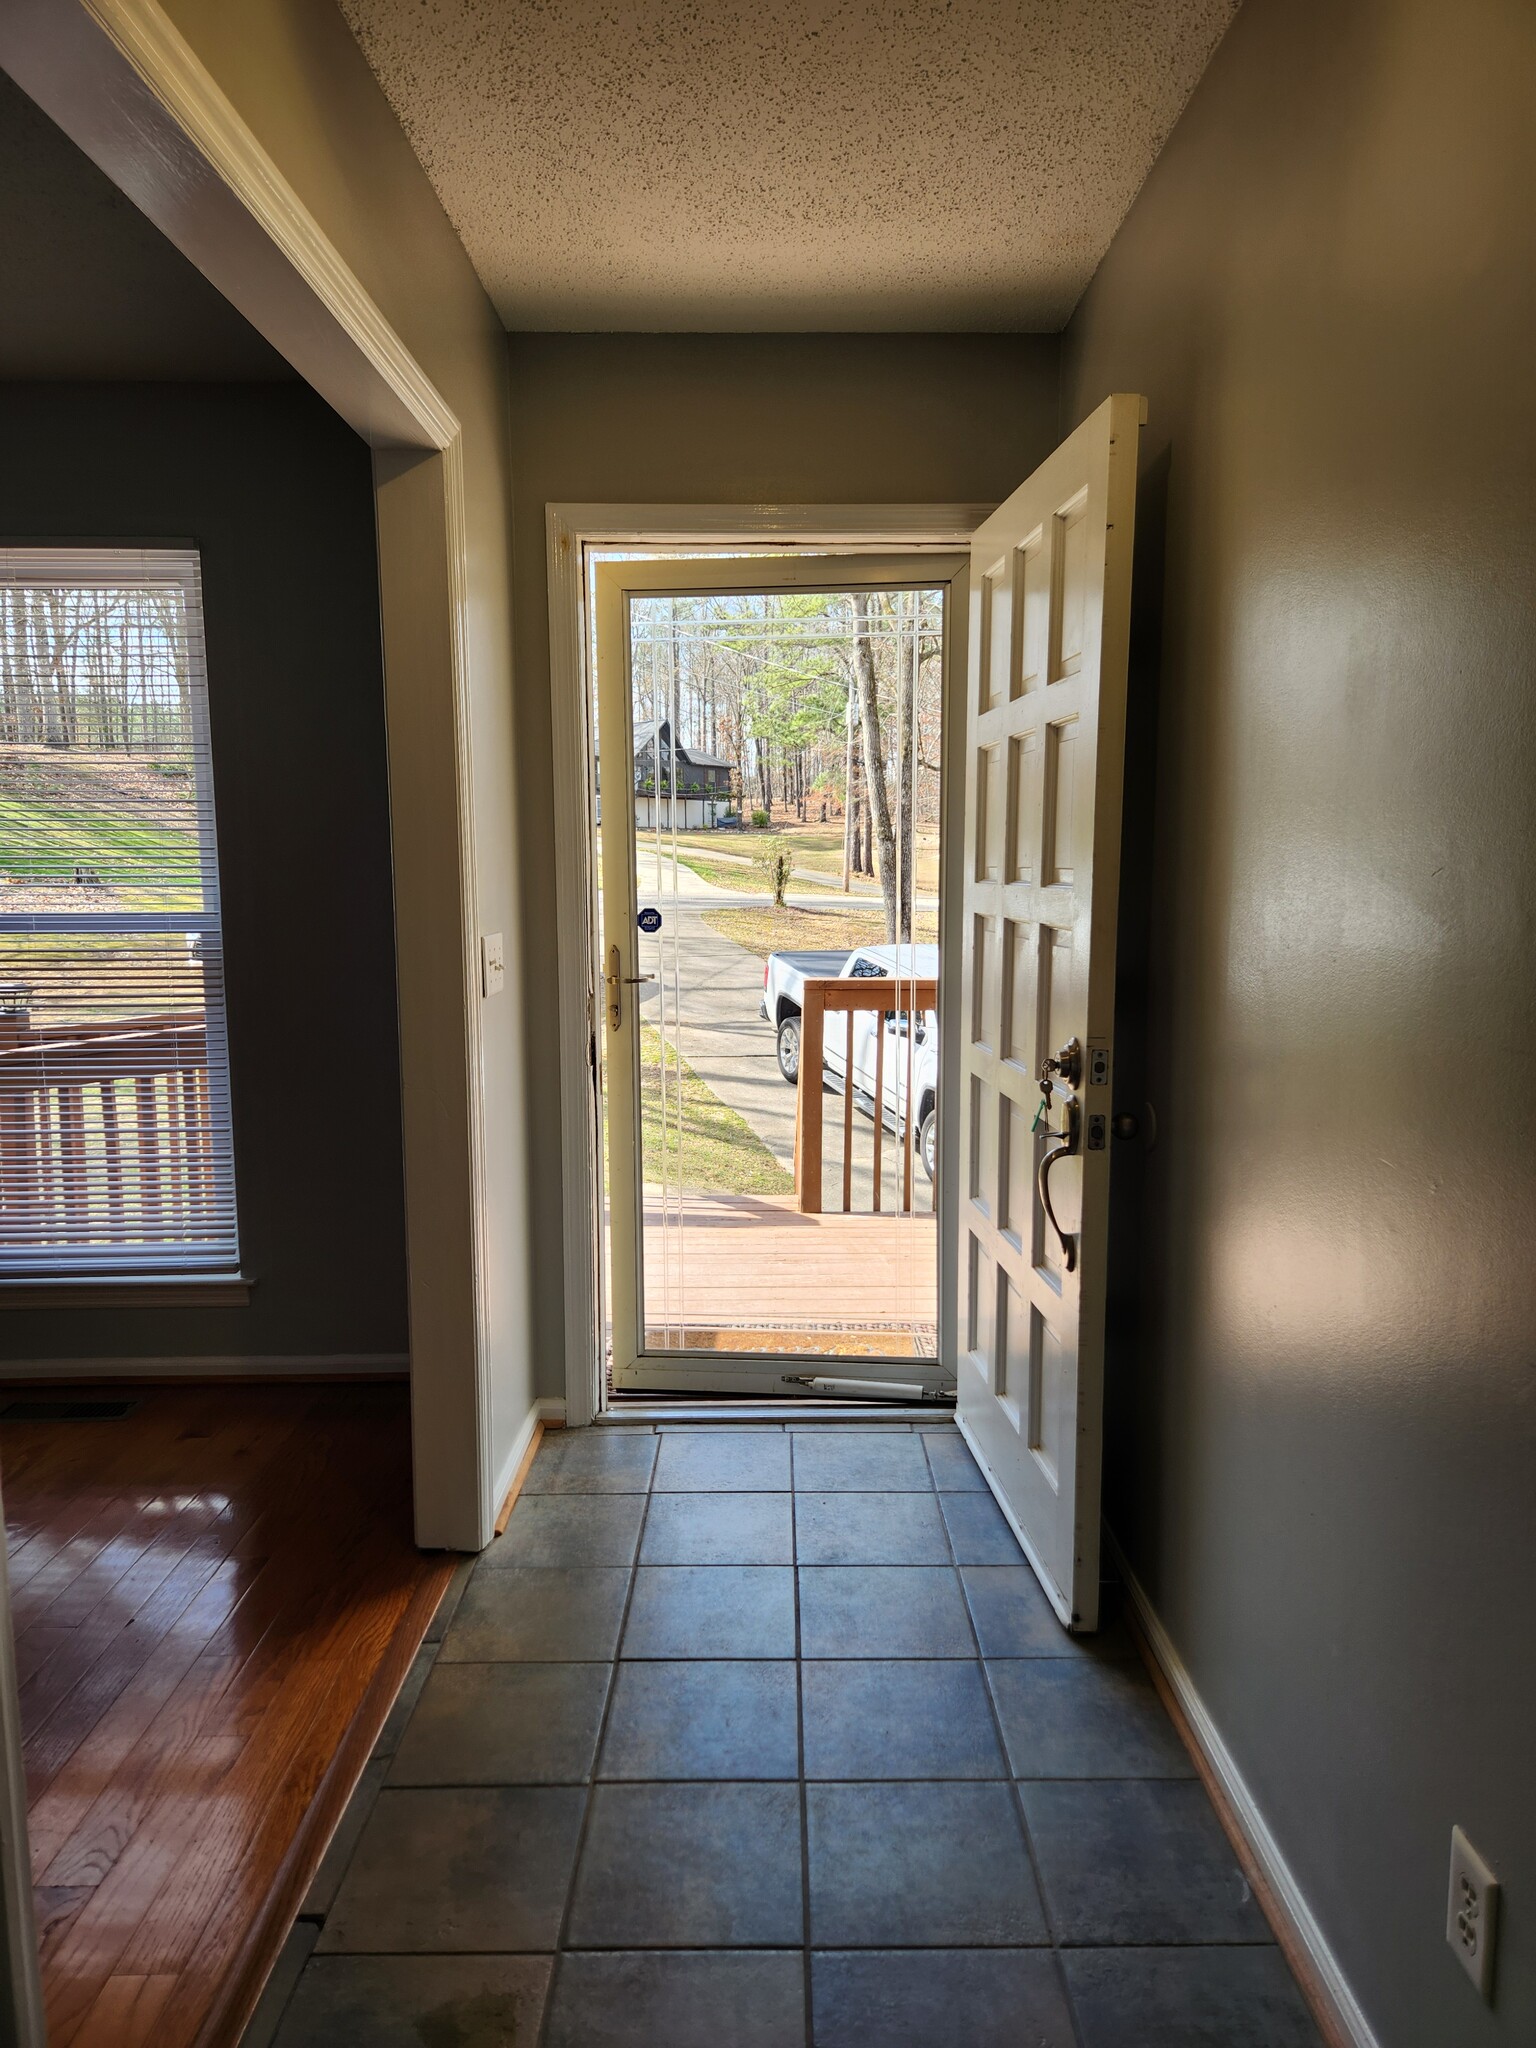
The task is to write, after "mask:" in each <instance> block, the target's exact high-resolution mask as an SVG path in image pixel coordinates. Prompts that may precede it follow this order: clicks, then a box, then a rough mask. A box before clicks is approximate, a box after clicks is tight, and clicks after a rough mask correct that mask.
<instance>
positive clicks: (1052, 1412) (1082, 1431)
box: [957, 396, 1145, 1629]
mask: <svg viewBox="0 0 1536 2048" xmlns="http://www.w3.org/2000/svg"><path fill="white" fill-rule="evenodd" d="M1144 412H1145V404H1144V401H1143V400H1142V399H1140V398H1137V397H1126V396H1117V397H1114V398H1110V399H1107V400H1106V401H1105V403H1104V404H1103V405H1101V406H1100V407H1099V409H1098V411H1097V412H1095V413H1094V414H1092V416H1091V417H1090V418H1088V419H1087V420H1085V421H1084V422H1083V424H1082V425H1081V426H1080V427H1079V428H1078V429H1077V431H1076V432H1075V433H1074V434H1073V435H1071V437H1070V438H1069V439H1068V440H1066V441H1064V442H1063V443H1062V445H1061V446H1060V447H1059V448H1058V449H1057V450H1056V452H1055V454H1054V455H1052V456H1051V457H1050V459H1049V460H1048V461H1047V462H1044V463H1042V465H1041V466H1040V468H1039V469H1037V470H1036V471H1035V474H1034V475H1033V476H1032V477H1031V478H1030V479H1029V481H1028V483H1026V484H1025V485H1024V486H1023V487H1022V488H1021V489H1020V490H1017V491H1015V492H1014V494H1013V496H1012V497H1011V498H1009V499H1008V500H1007V501H1006V502H1005V503H1004V504H1002V505H1000V506H999V507H998V509H997V511H996V512H994V513H993V515H992V517H991V518H990V519H989V520H987V522H986V523H985V525H983V526H981V527H979V528H978V529H977V532H976V536H975V540H974V542H973V544H972V551H971V605H972V630H971V635H970V665H969V684H968V688H967V690H966V708H965V741H964V747H965V756H964V758H965V773H966V798H965V837H964V846H965V859H966V869H965V914H964V919H963V926H962V934H961V941H962V948H963V971H962V986H961V1017H962V1019H963V1030H962V1034H961V1043H962V1050H961V1094H960V1104H959V1109H960V1118H959V1122H960V1131H959V1139H960V1142H959V1146H958V1155H957V1165H958V1166H959V1168H960V1170H961V1172H962V1174H963V1176H964V1179H963V1184H962V1200H961V1204H960V1214H959V1246H958V1252H959V1261H958V1263H959V1278H960V1327H959V1332H958V1352H959V1358H958V1382H959V1384H958V1401H959V1418H960V1425H961V1428H962V1429H963V1430H964V1431H965V1434H966V1436H967V1438H968V1440H969V1441H970V1443H971V1445H972V1448H973V1449H974V1450H975V1452H976V1454H977V1456H978V1457H979V1459H980V1460H981V1462H982V1465H983V1468H984V1469H985V1471H986V1474H987V1477H988V1479H989V1480H990V1482H991V1485H992V1488H993V1491H994V1492H995V1493H996V1495H997V1497H998V1500H999V1501H1000V1503H1001V1505H1002V1507H1003V1509H1004V1511H1005V1512H1006V1513H1007V1515H1008V1517H1009V1519H1010V1521H1011V1522H1012V1523H1013V1525H1014V1529H1015V1531H1016V1533H1017V1534H1018V1536H1019V1539H1020V1541H1021V1542H1022V1543H1023V1545H1024V1547H1025V1550H1026V1551H1027V1553H1028V1555H1029V1557H1030V1560H1031V1562H1032V1563H1033V1565H1034V1567H1035V1570H1036V1571H1037V1572H1038V1573H1039V1575H1040V1580H1041V1583H1042V1584H1043V1585H1044V1587H1045V1590H1046V1592H1047V1593H1048V1594H1049V1595H1050V1597H1051V1600H1052V1602H1053V1604H1054V1605H1055V1608H1056V1611H1057V1612H1058V1614H1060V1616H1061V1618H1062V1620H1063V1621H1065V1622H1066V1623H1067V1624H1068V1625H1069V1626H1070V1627H1072V1628H1074V1629H1093V1628H1096V1627H1097V1625H1098V1594H1099V1482H1100V1463H1101V1455H1102V1442H1103V1367H1104V1294H1105V1255H1106V1249H1107V1247H1106V1236H1107V1226H1108V1215H1109V1156H1110V1155H1109V1126H1110V1084H1111V1079H1112V1076H1113V1067H1114V1045H1113V1029H1114V1014H1115V926H1116V912H1117V906H1118V895H1119V873H1120V809H1121V783H1122V777H1123V771H1124V754H1125V696H1126V659H1127V645H1128V638H1129V625H1130V600H1131V543H1132V528H1133V522H1134V518H1135V506H1136V444H1137V435H1138V429H1139V426H1140V423H1141V420H1142V418H1143V416H1144ZM1042 1081H1043V1083H1044V1092H1043V1093H1042Z"/></svg>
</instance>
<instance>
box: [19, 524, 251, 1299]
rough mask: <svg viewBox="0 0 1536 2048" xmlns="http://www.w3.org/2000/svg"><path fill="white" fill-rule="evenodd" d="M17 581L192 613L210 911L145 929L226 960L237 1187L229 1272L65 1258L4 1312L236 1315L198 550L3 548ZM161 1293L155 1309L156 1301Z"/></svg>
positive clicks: (62, 545)
mask: <svg viewBox="0 0 1536 2048" xmlns="http://www.w3.org/2000/svg"><path fill="white" fill-rule="evenodd" d="M4 554H5V558H6V563H7V567H8V570H9V571H10V575H11V577H12V578H13V579H14V580H15V581H17V582H25V583H49V582H58V583H65V584H70V585H73V586H77V587H90V586H92V585H100V586H102V587H104V588H112V587H115V586H122V587H135V586H138V587H145V588H148V587H151V586H154V585H160V586H163V587H165V588H168V589H171V588H174V589H179V590H180V591H181V592H182V596H183V601H184V603H185V606H186V632H187V653H188V659H189V663H190V667H191V673H192V681H193V688H192V692H191V706H192V718H193V722H194V740H193V750H192V751H193V772H194V774H195V776H196V777H197V799H196V802H197V815H198V828H199V830H198V856H199V866H200V869H201V875H202V893H203V908H202V909H201V911H199V912H197V913H195V914H194V913H188V912H177V913H175V915H174V916H162V915H161V914H160V913H155V914H154V915H153V916H152V917H150V918H149V919H147V920H142V921H141V922H143V923H144V928H146V929H158V928H159V927H160V926H161V925H162V924H164V925H165V927H166V929H170V930H183V929H186V928H187V927H188V926H189V925H196V926H197V927H199V928H200V929H201V928H202V927H204V926H206V927H207V929H208V931H209V932H210V933H211V934H214V935H216V937H217V945H218V950H219V955H220V975H219V980H220V997H219V1000H218V1002H217V1003H215V1004H210V1005H208V1006H207V1007H206V1008H205V1014H204V1030H205V1046H206V1052H207V1073H208V1088H209V1093H210V1097H211V1098H212V1100H213V1102H214V1103H215V1105H216V1113H215V1115H216V1127H221V1128H222V1130H223V1132H224V1134H225V1136H226V1139H227V1143H228V1148H229V1159H228V1165H229V1172H230V1175H231V1183H232V1197H231V1200H232V1209H231V1225H232V1237H233V1256H232V1258H231V1259H230V1260H229V1261H228V1262H227V1263H224V1264H215V1263H199V1262H198V1261H197V1260H196V1259H195V1258H186V1259H178V1258H175V1257H172V1256H165V1255H162V1256H160V1257H158V1258H151V1257H144V1258H142V1259H139V1260H135V1259H134V1257H133V1255H132V1253H131V1252H130V1251H129V1250H128V1249H127V1248H126V1247H125V1255H124V1257H123V1260H122V1263H121V1264H120V1265H108V1264H105V1263H103V1264H101V1265H95V1266H91V1265H85V1264H81V1265H75V1266H71V1265H70V1264H69V1263H68V1256H69V1253H68V1248H67V1247H61V1248H60V1249H61V1253H62V1256H61V1258H60V1260H59V1263H58V1267H57V1269H56V1270H49V1267H48V1266H47V1264H46V1263H45V1262H43V1261H39V1262H38V1266H37V1269H36V1270H35V1271H32V1272H18V1273H13V1274H7V1275H5V1276H3V1277H0V1306H10V1307H13V1308H14V1307H23V1306H25V1307H42V1306H49V1307H61V1306H68V1305H71V1304H73V1303H77V1302H78V1303H79V1304H81V1305H86V1304H89V1305H91V1306H95V1307H107V1306H112V1307H126V1306H129V1305H137V1306H151V1305H152V1306H156V1307H168V1306H172V1305H176V1306H199V1307H206V1306H238V1305H243V1304H244V1303H245V1302H246V1301H247V1300H248V1299H249V1294H250V1286H249V1282H248V1281H246V1280H245V1279H243V1278H242V1276H241V1275H240V1270H239V1267H240V1248H239V1245H240V1239H239V1231H240V1222H239V1189H238V1185H237V1184H235V1181H234V1176H235V1171H236V1169H235V1162H234V1131H233V1114H232V1105H231V1103H230V1060H229V1038H228V1028H227V1022H228V1020H227V1012H226V1003H225V998H224V993H223V973H222V954H223V944H224V936H223V903H222V897H221V891H220V884H219V835H218V808H217V802H216V796H215V791H214V788H213V748H212V736H211V733H210V731H209V722H208V720H209V704H208V654H207V645H206V639H205V634H204V622H203V592H202V561H201V556H200V554H199V552H198V550H197V549H196V548H194V547H99V546H89V545H71V544H69V543H67V542H59V543H55V544H52V545H50V546H46V547H39V546H28V545H26V544H22V545H19V546H17V545H12V544H10V543H5V544H4ZM156 1290H158V1294H159V1297H160V1298H158V1299H156V1298H154V1293H155V1291H156Z"/></svg>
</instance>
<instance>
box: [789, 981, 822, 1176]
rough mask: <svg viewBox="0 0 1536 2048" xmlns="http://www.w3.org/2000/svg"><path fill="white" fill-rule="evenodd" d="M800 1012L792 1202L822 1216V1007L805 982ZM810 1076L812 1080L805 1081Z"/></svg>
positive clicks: (818, 992) (816, 987) (817, 986)
mask: <svg viewBox="0 0 1536 2048" xmlns="http://www.w3.org/2000/svg"><path fill="white" fill-rule="evenodd" d="M804 995H805V1006H804V1008H803V1009H802V1010H801V1012H800V1071H799V1074H798V1075H797V1076H796V1079H795V1200H796V1202H797V1203H798V1204H799V1206H800V1211H801V1214H802V1215H805V1216H819V1215H820V1214H821V1068H822V1031H823V1003H822V988H821V983H820V982H819V981H808V982H807V983H806V984H805V989H804ZM807 1075H809V1076H810V1077H811V1078H810V1079H809V1080H807V1079H806V1076H807Z"/></svg>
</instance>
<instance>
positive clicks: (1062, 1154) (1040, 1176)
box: [1036, 1100, 1082, 1273]
mask: <svg viewBox="0 0 1536 2048" xmlns="http://www.w3.org/2000/svg"><path fill="white" fill-rule="evenodd" d="M1063 1122H1064V1126H1065V1128H1064V1129H1063V1130H1062V1132H1061V1134H1060V1142H1059V1143H1058V1144H1055V1145H1053V1146H1052V1147H1051V1149H1050V1151H1049V1152H1046V1153H1045V1154H1043V1155H1042V1157H1041V1160H1040V1165H1039V1168H1038V1169H1037V1173H1036V1181H1037V1184H1038V1186H1039V1189H1040V1206H1041V1208H1042V1209H1043V1210H1044V1211H1045V1214H1046V1220H1047V1222H1048V1223H1049V1224H1050V1226H1051V1228H1052V1230H1054V1231H1055V1233H1056V1239H1057V1242H1058V1243H1059V1244H1060V1246H1061V1262H1062V1264H1063V1266H1064V1267H1065V1268H1066V1270H1067V1271H1068V1272H1069V1273H1073V1272H1075V1271H1076V1270H1077V1238H1076V1235H1075V1234H1074V1233H1073V1232H1071V1231H1067V1230H1063V1229H1062V1227H1061V1225H1060V1223H1058V1222H1057V1220H1056V1211H1055V1209H1054V1208H1053V1207H1052V1206H1051V1168H1052V1167H1053V1166H1054V1165H1055V1164H1056V1162H1057V1160H1058V1159H1067V1158H1070V1156H1071V1155H1072V1154H1073V1153H1074V1152H1075V1151H1076V1150H1077V1141H1078V1135H1079V1131H1080V1129H1081V1123H1082V1112H1081V1111H1080V1110H1079V1108H1078V1105H1077V1103H1076V1102H1075V1101H1071V1100H1069V1101H1068V1102H1067V1103H1066V1104H1065V1106H1064V1110H1063Z"/></svg>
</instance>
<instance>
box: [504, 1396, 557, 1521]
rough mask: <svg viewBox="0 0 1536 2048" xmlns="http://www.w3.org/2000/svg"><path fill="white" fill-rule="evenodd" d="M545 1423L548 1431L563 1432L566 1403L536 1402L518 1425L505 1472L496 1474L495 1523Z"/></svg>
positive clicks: (505, 1465)
mask: <svg viewBox="0 0 1536 2048" xmlns="http://www.w3.org/2000/svg"><path fill="white" fill-rule="evenodd" d="M541 1423H542V1424H543V1426H544V1427H545V1428H546V1429H559V1428H561V1427H563V1425H564V1423H565V1403H564V1402H563V1401H553V1400H547V1399H546V1400H542V1401H535V1402H534V1404H533V1406H532V1407H531V1408H530V1409H529V1410H528V1413H527V1414H526V1415H525V1416H524V1417H523V1419H522V1421H521V1423H520V1424H519V1425H518V1431H517V1435H516V1436H515V1437H513V1439H512V1443H511V1447H510V1449H509V1450H508V1452H507V1455H506V1456H505V1457H504V1458H503V1459H502V1461H501V1470H500V1471H499V1472H498V1473H497V1474H496V1483H495V1485H494V1486H493V1487H492V1489H491V1520H492V1521H495V1519H496V1517H497V1516H498V1515H499V1514H500V1513H501V1504H502V1502H503V1501H504V1500H505V1499H506V1497H507V1493H508V1490H509V1488H510V1487H511V1485H512V1482H513V1480H514V1479H515V1478H516V1477H517V1468H518V1466H519V1465H521V1463H522V1462H523V1459H524V1458H525V1457H526V1456H527V1453H528V1446H529V1445H530V1444H531V1443H532V1442H533V1433H534V1431H535V1430H536V1429H537V1428H538V1427H539V1425H540V1424H541Z"/></svg>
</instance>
